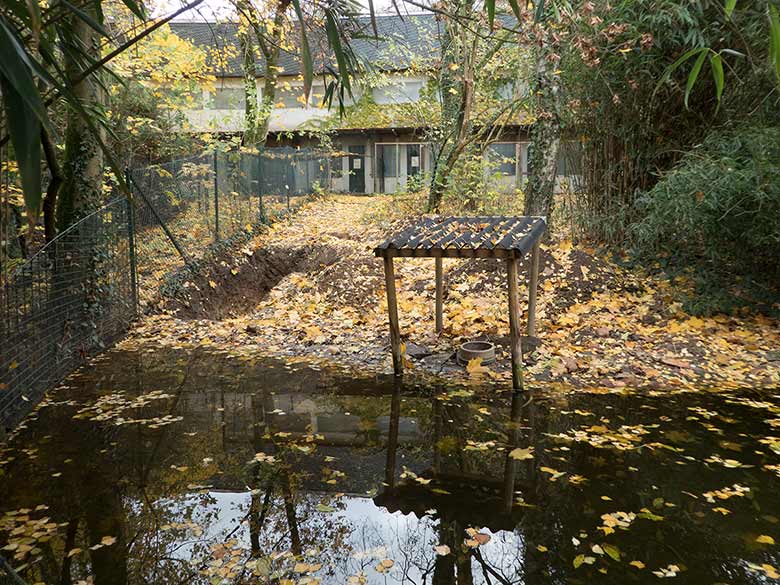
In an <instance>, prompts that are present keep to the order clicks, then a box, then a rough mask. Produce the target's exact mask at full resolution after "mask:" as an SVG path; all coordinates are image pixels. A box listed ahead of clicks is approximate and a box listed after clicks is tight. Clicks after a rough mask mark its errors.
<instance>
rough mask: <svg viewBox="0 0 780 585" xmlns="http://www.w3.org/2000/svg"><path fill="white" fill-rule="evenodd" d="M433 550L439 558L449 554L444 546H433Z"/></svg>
mask: <svg viewBox="0 0 780 585" xmlns="http://www.w3.org/2000/svg"><path fill="white" fill-rule="evenodd" d="M433 550H434V551H436V554H437V555H439V556H440V557H446V556H447V555H448V554H450V552H452V551H450V547H449V546H447V545H446V544H440V545H438V546H434V547H433Z"/></svg>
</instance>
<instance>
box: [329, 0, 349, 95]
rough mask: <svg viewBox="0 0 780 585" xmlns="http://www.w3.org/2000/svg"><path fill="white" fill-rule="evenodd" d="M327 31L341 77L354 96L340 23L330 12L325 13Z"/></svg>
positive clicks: (345, 86)
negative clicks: (340, 32) (342, 42)
mask: <svg viewBox="0 0 780 585" xmlns="http://www.w3.org/2000/svg"><path fill="white" fill-rule="evenodd" d="M325 31H326V33H327V35H328V43H329V44H330V48H331V50H332V51H333V54H334V55H335V56H336V63H337V64H338V69H339V77H340V78H341V82H342V84H343V85H344V88H345V89H346V90H347V92H349V94H350V95H351V94H352V88H351V86H350V83H349V76H350V72H349V68H348V67H347V56H346V54H345V53H344V47H343V46H342V44H341V37H340V35H339V28H338V23H337V22H336V18H335V17H334V16H333V13H332V12H331V11H330V10H327V11H326V12H325Z"/></svg>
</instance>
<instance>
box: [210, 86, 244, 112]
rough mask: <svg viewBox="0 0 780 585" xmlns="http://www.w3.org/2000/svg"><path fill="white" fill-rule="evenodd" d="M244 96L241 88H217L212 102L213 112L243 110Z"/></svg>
mask: <svg viewBox="0 0 780 585" xmlns="http://www.w3.org/2000/svg"><path fill="white" fill-rule="evenodd" d="M245 104H246V94H245V93H244V88H243V87H218V88H217V90H216V91H215V92H214V99H213V100H212V108H211V109H213V110H243V109H244V107H245Z"/></svg>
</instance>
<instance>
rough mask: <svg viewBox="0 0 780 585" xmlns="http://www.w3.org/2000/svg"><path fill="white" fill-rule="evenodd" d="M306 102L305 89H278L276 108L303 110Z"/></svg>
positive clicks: (275, 101)
mask: <svg viewBox="0 0 780 585" xmlns="http://www.w3.org/2000/svg"><path fill="white" fill-rule="evenodd" d="M305 106H306V100H305V97H304V94H303V87H300V86H299V87H277V88H276V97H275V100H274V107H275V108H303V107H305Z"/></svg>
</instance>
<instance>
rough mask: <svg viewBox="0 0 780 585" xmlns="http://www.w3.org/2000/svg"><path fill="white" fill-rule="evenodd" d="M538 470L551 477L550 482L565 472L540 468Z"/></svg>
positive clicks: (550, 468)
mask: <svg viewBox="0 0 780 585" xmlns="http://www.w3.org/2000/svg"><path fill="white" fill-rule="evenodd" d="M539 470H540V471H543V472H545V473H549V474H550V475H551V477H550V481H555V480H557V479H558V478H559V477H562V476H564V475H566V472H565V471H558V470H557V469H553V468H552V467H540V468H539Z"/></svg>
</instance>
